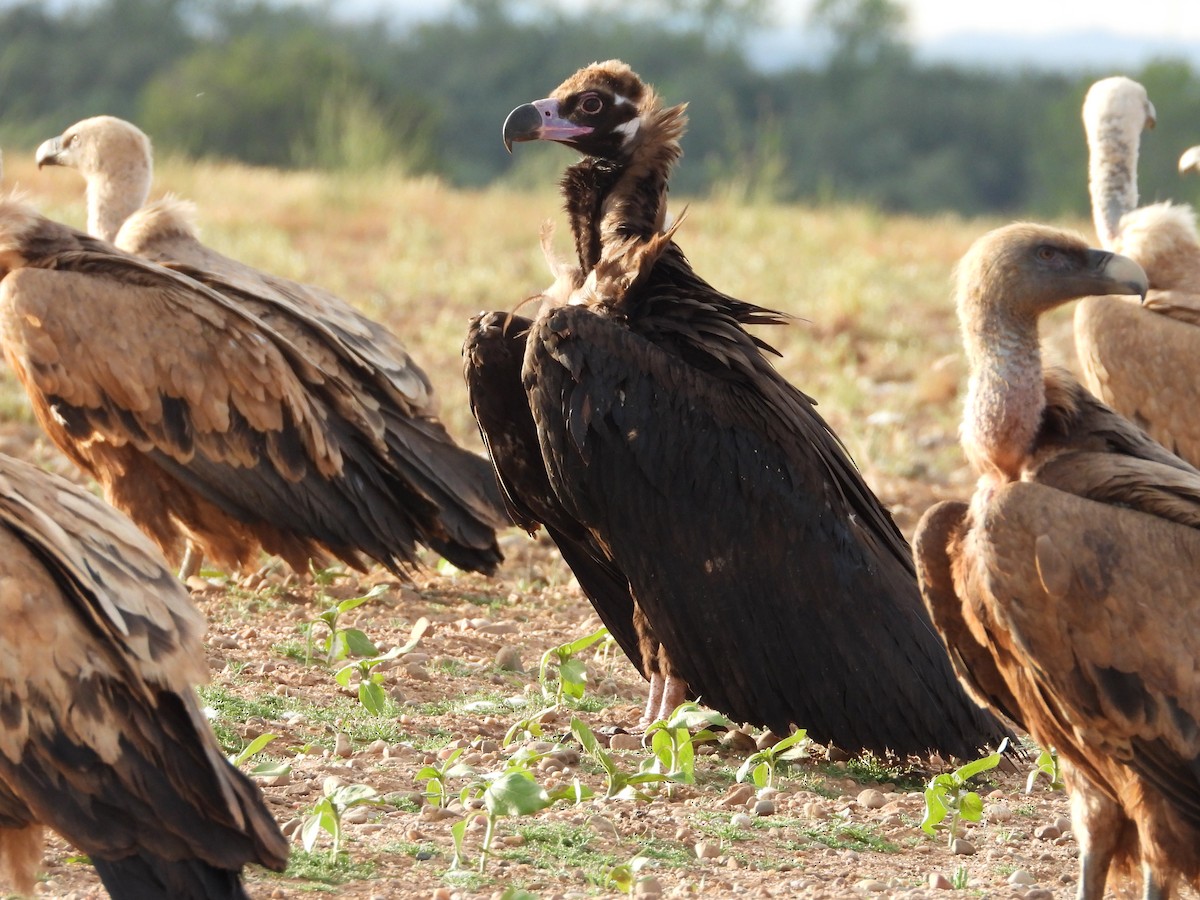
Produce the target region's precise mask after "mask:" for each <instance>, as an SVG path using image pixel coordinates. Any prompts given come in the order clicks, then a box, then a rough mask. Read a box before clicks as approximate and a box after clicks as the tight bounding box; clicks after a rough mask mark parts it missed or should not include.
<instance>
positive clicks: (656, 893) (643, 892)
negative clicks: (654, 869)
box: [633, 875, 663, 898]
mask: <svg viewBox="0 0 1200 900" xmlns="http://www.w3.org/2000/svg"><path fill="white" fill-rule="evenodd" d="M662 892H663V888H662V885H661V884H660V883H659V881H658V879H657V878H655V877H654V876H653V875H646V876H645V877H643V878H639V879H638V880H637V884H635V885H634V886H633V896H635V897H647V898H648V897H661V896H662Z"/></svg>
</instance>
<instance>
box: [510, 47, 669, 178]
mask: <svg viewBox="0 0 1200 900" xmlns="http://www.w3.org/2000/svg"><path fill="white" fill-rule="evenodd" d="M685 108H686V105H680V106H674V107H670V108H669V109H663V108H662V105H661V102H660V100H659V97H658V94H657V93H655V91H654V88H652V87H651V86H650V85H648V84H645V83H643V82H642V80H641V78H639V77H638V76H637V74H636V73H635V72H634V71H633V70H632V69H631V68H629V66H627V65H626V64H625V63H623V62H621V61H619V60H615V59H610V60H608V61H607V62H600V63H593V64H592V65H590V66H586V67H585V68H582V69H580V70H579V71H578V72H576V73H575V74H574V75H572V76H571V77H570V78H568V79H567V80H566V81H564V82H563V83H562V84H560V85H559V86H558V87H557V88H555V89H554V92H553V93H552V94H551V95H550V96H549V97H546V98H545V99H543V100H535V101H533V102H532V103H526V104H525V105H524V106H518V107H517V108H516V109H514V110H513V111H512V112H511V113H509V114H508V118H507V119H505V120H504V146H505V147H507V148H508V149H509V151H510V152H511V151H512V145H513V144H514V143H516V142H518V141H557V142H559V143H561V144H566V145H567V146H569V147H574V148H575V149H576V150H578V151H579V152H580V153H582V154H584V155H585V156H594V157H598V158H600V159H609V160H613V161H616V162H623V161H628V160H629V159H630V158H631V157H632V156H633V154H634V152H635V151H636V150H637V149H638V148H639V147H640V146H642V145H643V144H644V143H646V141H647V138H648V137H650V136H653V137H654V138H656V139H657V140H658V141H662V140H664V139H665V140H678V138H679V136H680V135H682V133H683V126H684V122H685V118H684V115H683V112H684V109H685Z"/></svg>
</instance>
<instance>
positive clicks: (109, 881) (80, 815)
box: [0, 456, 288, 900]
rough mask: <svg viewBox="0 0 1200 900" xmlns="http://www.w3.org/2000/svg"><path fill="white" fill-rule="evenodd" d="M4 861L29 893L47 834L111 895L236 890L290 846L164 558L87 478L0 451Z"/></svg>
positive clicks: (278, 864) (135, 899) (0, 847)
mask: <svg viewBox="0 0 1200 900" xmlns="http://www.w3.org/2000/svg"><path fill="white" fill-rule="evenodd" d="M0 619H2V620H3V622H4V629H3V631H0V643H2V644H3V647H2V648H0V660H3V663H2V664H0V722H3V728H0V862H2V863H3V866H4V868H5V874H6V875H7V877H8V878H9V879H10V880H11V882H12V885H13V886H14V887H15V888H16V889H17V890H19V891H21V892H22V893H32V888H33V879H34V874H35V872H36V869H37V868H38V865H39V863H40V861H41V854H42V840H43V829H44V828H51V829H53V830H54V831H57V832H58V833H59V834H61V835H62V836H63V837H64V838H66V839H67V840H68V841H70V842H71V843H72V844H74V845H75V846H76V847H78V848H79V849H80V850H82V851H83V852H85V853H87V854H88V856H89V857H90V858H91V861H92V864H93V865H94V866H95V867H96V870H97V872H98V874H99V875H100V878H101V880H102V881H103V882H104V886H105V887H106V888H107V889H108V892H109V894H110V895H111V896H112V897H114V898H116V900H123V898H128V900H151V898H164V897H171V898H183V900H186V898H196V900H200V898H212V900H215V898H230V900H232V898H244V897H246V893H245V891H244V890H243V889H242V885H241V870H242V867H243V866H245V865H246V864H247V863H259V864H261V865H264V866H266V867H268V868H270V869H274V870H276V871H282V870H283V868H284V867H285V865H286V864H287V855H288V851H287V842H286V840H285V839H284V837H283V835H282V834H281V833H280V831H279V827H278V826H277V825H276V824H275V821H274V819H272V817H271V815H270V813H269V812H268V811H267V809H266V806H265V805H264V803H263V799H262V796H261V794H260V793H259V791H258V788H256V787H255V786H254V784H253V783H251V781H250V780H249V779H248V778H246V777H245V776H244V775H242V773H240V772H239V771H238V770H237V769H236V768H234V767H233V766H232V765H230V764H229V762H228V761H227V760H226V759H225V758H224V756H223V755H222V753H221V750H220V748H219V747H218V745H217V741H216V738H215V737H214V736H213V733H212V730H211V729H210V727H209V725H208V723H207V722H206V721H205V718H204V715H203V713H202V711H201V708H200V704H199V702H198V701H197V698H196V694H195V692H194V685H196V684H198V683H202V682H205V681H207V680H208V664H207V661H206V659H205V655H204V652H203V647H202V646H201V638H202V636H203V633H204V621H203V619H202V617H201V616H200V614H199V613H198V612H197V611H196V609H195V607H193V606H192V604H191V601H190V599H189V598H188V595H187V591H186V590H184V588H183V586H182V585H180V583H179V582H178V581H177V580H176V578H175V576H174V575H173V574H172V572H171V571H170V570H168V569H167V568H166V563H165V561H164V560H163V558H162V555H161V554H160V553H159V552H158V551H157V550H156V548H155V547H154V545H153V544H151V543H150V541H149V540H147V539H146V537H145V535H143V534H141V533H140V532H139V531H138V530H137V529H136V528H135V527H134V526H133V524H132V523H131V522H129V521H128V520H127V519H126V518H125V517H124V516H122V515H120V514H119V513H118V512H117V511H116V510H114V509H113V508H112V507H110V506H108V505H107V504H105V503H103V502H102V501H100V500H98V499H96V498H95V497H93V496H91V495H90V494H88V493H87V492H86V491H84V490H82V489H81V488H78V487H76V486H74V485H72V484H70V483H69V482H67V481H64V480H63V479H61V478H58V477H57V476H54V475H49V474H47V473H45V472H42V471H40V470H39V469H36V468H34V467H33V466H30V465H28V464H26V463H23V462H19V461H17V460H14V459H11V458H10V457H6V456H0Z"/></svg>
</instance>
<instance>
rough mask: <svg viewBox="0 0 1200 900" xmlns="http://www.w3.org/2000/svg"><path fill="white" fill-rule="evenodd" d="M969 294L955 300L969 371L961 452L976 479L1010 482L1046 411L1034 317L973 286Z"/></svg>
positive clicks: (1022, 464) (1031, 443) (1023, 458)
mask: <svg viewBox="0 0 1200 900" xmlns="http://www.w3.org/2000/svg"><path fill="white" fill-rule="evenodd" d="M971 290H972V295H971V296H968V297H966V298H960V301H959V317H960V321H961V322H962V326H963V327H962V332H963V346H964V348H965V350H966V355H967V363H968V365H969V367H970V378H969V381H968V387H967V398H966V403H965V407H964V410H963V423H962V434H961V438H962V445H963V451H964V452H965V453H966V456H967V460H968V461H969V462H970V463H971V466H972V468H973V469H974V470H975V472H976V474H978V475H980V476H981V477H982V478H991V479H995V480H997V481H999V482H1001V483H1003V482H1007V481H1016V480H1019V479H1020V477H1021V470H1022V468H1023V467H1024V464H1025V461H1026V459H1027V458H1028V456H1029V454H1030V452H1031V451H1032V450H1033V447H1034V443H1035V440H1036V438H1037V434H1038V430H1039V429H1040V428H1041V423H1042V414H1043V412H1044V410H1045V408H1046V389H1045V385H1044V383H1043V376H1042V353H1041V346H1040V344H1039V342H1038V327H1037V319H1036V317H1032V318H1031V317H1028V316H1022V315H1020V314H1016V313H1014V312H1013V311H1012V310H1011V309H1005V308H1004V307H1003V306H1002V305H1000V304H989V303H987V302H986V301H987V298H986V297H985V296H983V295H982V292H981V291H980V289H979V288H978V287H974V288H972V289H971ZM964 301H965V302H964Z"/></svg>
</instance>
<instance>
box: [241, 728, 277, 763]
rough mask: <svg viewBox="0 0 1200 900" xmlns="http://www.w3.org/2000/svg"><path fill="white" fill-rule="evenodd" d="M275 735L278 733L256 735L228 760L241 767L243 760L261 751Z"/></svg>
mask: <svg viewBox="0 0 1200 900" xmlns="http://www.w3.org/2000/svg"><path fill="white" fill-rule="evenodd" d="M276 737H278V735H275V734H260V735H259V736H258V737H256V738H255V739H254V740H252V741H251V742H250V743H249V744H247V745H246V746H245V748H244V749H243V750H242V752H241V753H239V754H238V755H237V756H231V757H229V761H230V762H231V763H233V764H234V766H236V767H238V768H241V766H242V764H243V763H244V762H246V760H248V759H249V758H250V757H252V756H254V755H255V754H256V753H260V752H262V749H263V748H264V747H266V746H267V744H269V743H271V741H273V740H275V738H276Z"/></svg>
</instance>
